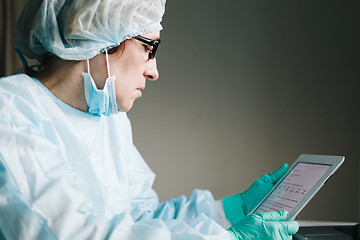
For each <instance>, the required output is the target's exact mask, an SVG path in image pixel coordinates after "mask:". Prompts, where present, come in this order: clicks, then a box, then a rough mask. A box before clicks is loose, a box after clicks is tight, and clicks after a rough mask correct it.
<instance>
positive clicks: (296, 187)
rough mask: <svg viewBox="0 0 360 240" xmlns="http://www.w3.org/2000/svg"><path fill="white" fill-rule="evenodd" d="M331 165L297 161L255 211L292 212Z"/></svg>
mask: <svg viewBox="0 0 360 240" xmlns="http://www.w3.org/2000/svg"><path fill="white" fill-rule="evenodd" d="M330 167H331V165H326V164H314V163H304V162H299V163H297V164H296V165H295V167H294V168H293V169H292V171H291V172H289V174H288V175H287V176H286V177H285V178H284V180H283V181H282V182H281V183H280V184H279V185H278V186H277V187H276V188H275V189H274V190H273V191H272V192H271V193H270V194H269V195H268V197H267V198H266V199H265V201H263V202H262V204H261V205H260V206H259V207H258V208H257V209H256V211H255V212H268V211H280V210H286V211H287V212H289V213H290V212H292V210H293V209H294V208H295V207H296V206H297V204H298V203H299V202H300V201H301V200H302V199H303V198H304V197H305V196H306V194H307V193H308V192H309V191H310V190H311V189H312V188H313V187H314V186H315V184H316V183H317V182H318V181H319V180H320V178H321V177H322V176H323V175H324V174H325V173H326V172H327V171H328V170H329V168H330Z"/></svg>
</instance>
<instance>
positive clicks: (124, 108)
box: [118, 102, 134, 112]
mask: <svg viewBox="0 0 360 240" xmlns="http://www.w3.org/2000/svg"><path fill="white" fill-rule="evenodd" d="M133 105H134V102H129V103H127V104H119V103H118V106H119V111H120V112H128V111H129V110H130V109H131V108H132V107H133Z"/></svg>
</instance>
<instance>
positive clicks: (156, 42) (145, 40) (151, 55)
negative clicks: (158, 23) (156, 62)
mask: <svg viewBox="0 0 360 240" xmlns="http://www.w3.org/2000/svg"><path fill="white" fill-rule="evenodd" d="M135 39H136V40H138V41H140V42H143V43H145V44H147V45H150V46H152V47H153V48H152V50H151V51H150V52H149V59H153V58H155V53H156V50H157V49H158V46H159V44H160V39H157V40H153V39H150V38H146V37H143V36H140V35H139V36H136V37H135Z"/></svg>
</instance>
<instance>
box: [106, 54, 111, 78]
mask: <svg viewBox="0 0 360 240" xmlns="http://www.w3.org/2000/svg"><path fill="white" fill-rule="evenodd" d="M105 56H106V67H107V72H108V78H109V77H110V67H109V55H108V51H107V50H105Z"/></svg>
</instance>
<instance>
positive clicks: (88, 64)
mask: <svg viewBox="0 0 360 240" xmlns="http://www.w3.org/2000/svg"><path fill="white" fill-rule="evenodd" d="M86 63H87V69H88V73H89V75H90V63H89V59H86Z"/></svg>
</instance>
